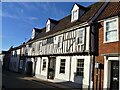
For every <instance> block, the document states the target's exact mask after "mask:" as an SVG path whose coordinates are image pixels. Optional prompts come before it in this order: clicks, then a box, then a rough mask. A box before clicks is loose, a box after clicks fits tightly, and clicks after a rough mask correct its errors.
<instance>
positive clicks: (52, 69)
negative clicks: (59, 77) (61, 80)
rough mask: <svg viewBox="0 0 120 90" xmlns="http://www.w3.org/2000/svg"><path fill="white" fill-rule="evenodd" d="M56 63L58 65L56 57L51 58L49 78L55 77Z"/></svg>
mask: <svg viewBox="0 0 120 90" xmlns="http://www.w3.org/2000/svg"><path fill="white" fill-rule="evenodd" d="M55 65H56V59H55V58H49V63H48V79H54V77H55Z"/></svg>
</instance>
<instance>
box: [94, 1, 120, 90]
mask: <svg viewBox="0 0 120 90" xmlns="http://www.w3.org/2000/svg"><path fill="white" fill-rule="evenodd" d="M97 31H98V39H97V42H96V43H97V44H98V50H97V51H98V55H97V56H96V57H95V63H98V64H99V65H98V64H96V66H97V65H98V66H99V67H98V69H97V68H95V69H94V70H95V71H94V87H95V88H99V90H101V89H103V88H110V89H118V88H119V68H120V67H119V60H120V2H109V3H108V5H107V6H106V8H105V9H104V10H103V12H102V13H101V14H100V16H99V17H98V18H97ZM97 90H98V89H97Z"/></svg>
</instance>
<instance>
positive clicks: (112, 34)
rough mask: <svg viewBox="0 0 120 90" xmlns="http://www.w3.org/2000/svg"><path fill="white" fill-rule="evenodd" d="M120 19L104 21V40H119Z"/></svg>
mask: <svg viewBox="0 0 120 90" xmlns="http://www.w3.org/2000/svg"><path fill="white" fill-rule="evenodd" d="M118 35H119V34H118V19H117V18H116V19H111V20H107V21H105V22H104V42H114V41H118V37H119V36H118Z"/></svg>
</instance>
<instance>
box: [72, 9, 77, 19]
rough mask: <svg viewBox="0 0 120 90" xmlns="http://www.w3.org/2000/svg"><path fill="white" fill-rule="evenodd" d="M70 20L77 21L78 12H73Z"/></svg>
mask: <svg viewBox="0 0 120 90" xmlns="http://www.w3.org/2000/svg"><path fill="white" fill-rule="evenodd" d="M72 19H73V21H75V20H77V19H78V10H75V11H73V15H72Z"/></svg>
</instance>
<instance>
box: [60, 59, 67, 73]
mask: <svg viewBox="0 0 120 90" xmlns="http://www.w3.org/2000/svg"><path fill="white" fill-rule="evenodd" d="M65 61H66V60H65V59H61V63H60V73H65Z"/></svg>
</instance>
